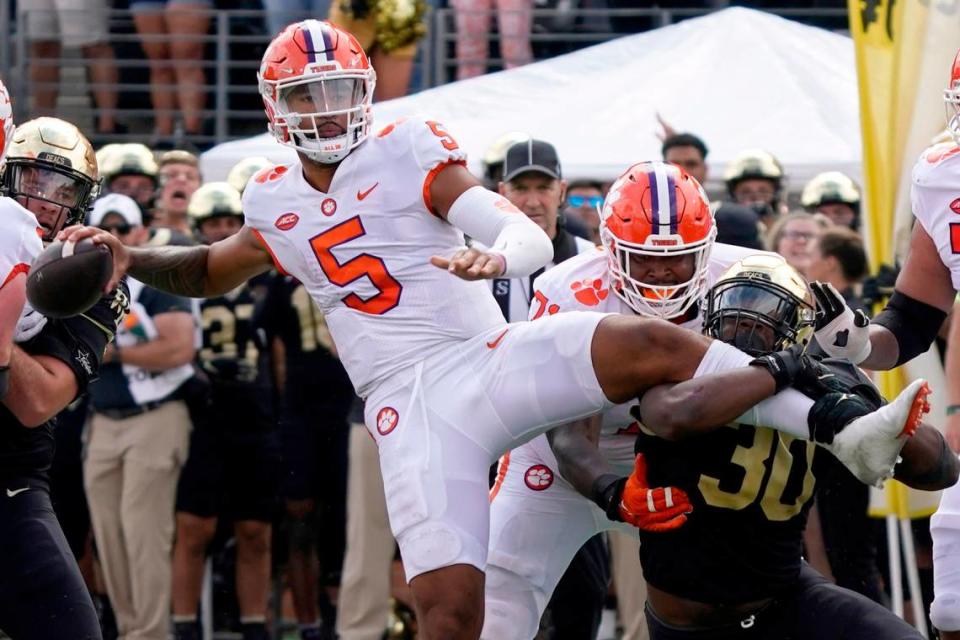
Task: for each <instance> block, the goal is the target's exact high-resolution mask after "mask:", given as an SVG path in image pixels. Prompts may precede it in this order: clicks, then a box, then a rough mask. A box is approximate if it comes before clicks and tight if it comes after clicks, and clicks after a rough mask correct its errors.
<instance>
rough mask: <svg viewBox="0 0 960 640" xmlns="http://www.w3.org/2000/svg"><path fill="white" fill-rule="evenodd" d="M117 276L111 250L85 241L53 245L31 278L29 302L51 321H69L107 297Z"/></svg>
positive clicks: (36, 264)
mask: <svg viewBox="0 0 960 640" xmlns="http://www.w3.org/2000/svg"><path fill="white" fill-rule="evenodd" d="M112 274H113V254H112V253H111V252H110V249H109V247H107V246H106V245H102V244H94V243H93V241H92V240H90V239H89V238H85V239H83V240H81V241H80V242H78V243H76V244H74V243H72V242H66V243H64V242H54V243H52V244H50V245H49V246H48V247H47V248H46V249H44V250H43V252H41V253H40V255H38V256H37V258H36V259H35V260H34V261H33V265H31V267H30V273H29V274H27V300H28V301H29V302H30V305H31V306H32V307H33V308H34V309H36V310H37V311H39V312H40V313H42V314H43V315H45V316H47V317H49V318H69V317H71V316H75V315H77V314H79V313H83V312H84V311H86V310H88V309H89V308H90V307H92V306H93V305H94V304H96V302H97V300H99V299H100V298H101V297H102V296H103V288H104V287H105V286H106V284H107V282H108V281H109V280H110V276H111V275H112Z"/></svg>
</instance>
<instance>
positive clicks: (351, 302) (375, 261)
mask: <svg viewBox="0 0 960 640" xmlns="http://www.w3.org/2000/svg"><path fill="white" fill-rule="evenodd" d="M366 233H367V232H366V231H365V230H364V228H363V223H362V222H361V221H360V217H359V216H355V217H353V218H350V219H349V220H345V221H344V222H341V223H340V224H338V225H337V226H335V227H333V228H332V229H328V230H327V231H324V232H323V233H321V234H320V235H317V236H314V237H313V238H311V239H310V246H311V247H312V248H313V253H314V255H316V256H317V261H318V262H319V263H320V268H321V269H322V270H323V273H324V275H326V276H327V279H328V280H329V281H330V282H331V283H332V284H335V285H337V286H338V287H347V286H349V285H350V284H352V283H353V282H356V281H357V280H359V279H360V278H362V277H364V276H366V277H368V278H370V282H371V283H373V286H374V287H376V288H377V289H378V290H379V293H377V294H376V295H375V296H373V297H371V298H368V299H366V300H364V299H363V298H361V297H360V296H358V295H357V294H356V293H353V292H351V293H348V294H347V295H346V296H344V297H343V298H341V300H342V302H343V304H345V305H347V306H348V307H350V308H351V309H356V310H357V311H362V312H363V313H369V314H371V315H377V316H378V315H383V314H384V313H386V312H387V311H390V310H391V309H393V308H394V307H395V306H397V304H399V302H400V292H401V291H402V290H403V287H401V286H400V283H399V282H397V280H396V279H395V278H394V277H393V276H392V275H390V273H389V272H388V271H387V265H385V264H384V262H383V260H381V259H380V258H377V257H376V256H372V255H370V254H369V253H361V254H360V255H358V256H357V257H355V258H351V259H350V260H347V261H346V262H344V263H342V264H341V263H340V262H339V261H338V260H337V259H336V257H334V255H333V253H332V252H331V249H333V248H334V247H338V246H340V245H342V244H345V243H347V242H350V241H351V240H356V239H357V238H360V237H362V236H364V235H366Z"/></svg>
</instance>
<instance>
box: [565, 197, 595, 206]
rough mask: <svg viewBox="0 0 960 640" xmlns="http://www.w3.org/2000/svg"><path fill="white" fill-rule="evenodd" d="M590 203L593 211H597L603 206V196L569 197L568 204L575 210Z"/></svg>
mask: <svg viewBox="0 0 960 640" xmlns="http://www.w3.org/2000/svg"><path fill="white" fill-rule="evenodd" d="M587 203H589V204H590V208H591V209H596V208H597V207H599V206H600V205H602V204H603V196H568V197H567V204H569V205H570V206H571V207H573V208H575V209H576V208H579V207H582V206H583V205H585V204H587Z"/></svg>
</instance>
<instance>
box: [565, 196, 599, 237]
mask: <svg viewBox="0 0 960 640" xmlns="http://www.w3.org/2000/svg"><path fill="white" fill-rule="evenodd" d="M602 205H603V192H602V191H600V189H597V188H595V187H589V186H582V187H573V188H570V189H567V212H568V213H569V214H570V215H575V216H577V217H579V218H580V219H581V220H582V221H583V223H584V224H585V225H587V228H588V229H590V238H591V240H593V242H594V244H600V214H599V213H597V207H599V206H602Z"/></svg>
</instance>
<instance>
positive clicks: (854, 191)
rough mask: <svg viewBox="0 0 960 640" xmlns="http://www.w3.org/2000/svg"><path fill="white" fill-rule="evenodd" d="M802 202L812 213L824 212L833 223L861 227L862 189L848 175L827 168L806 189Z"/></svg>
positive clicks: (801, 197) (851, 227) (852, 227)
mask: <svg viewBox="0 0 960 640" xmlns="http://www.w3.org/2000/svg"><path fill="white" fill-rule="evenodd" d="M800 202H801V204H803V208H804V209H806V210H807V211H808V212H809V213H820V214H823V215H824V216H826V217H827V218H829V219H830V222H832V223H833V224H836V225H840V226H842V227H848V228H850V229H853V230H854V231H856V230H858V229H859V228H860V189H859V188H858V187H857V184H856V183H855V182H854V181H853V180H852V179H851V178H850V176H848V175H846V174H843V173H840V172H839V171H827V172H826V173H821V174H818V175H816V176H814V178H813V180H811V181H810V182H808V183H807V185H806V186H805V187H804V188H803V194H802V195H801V196H800Z"/></svg>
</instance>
